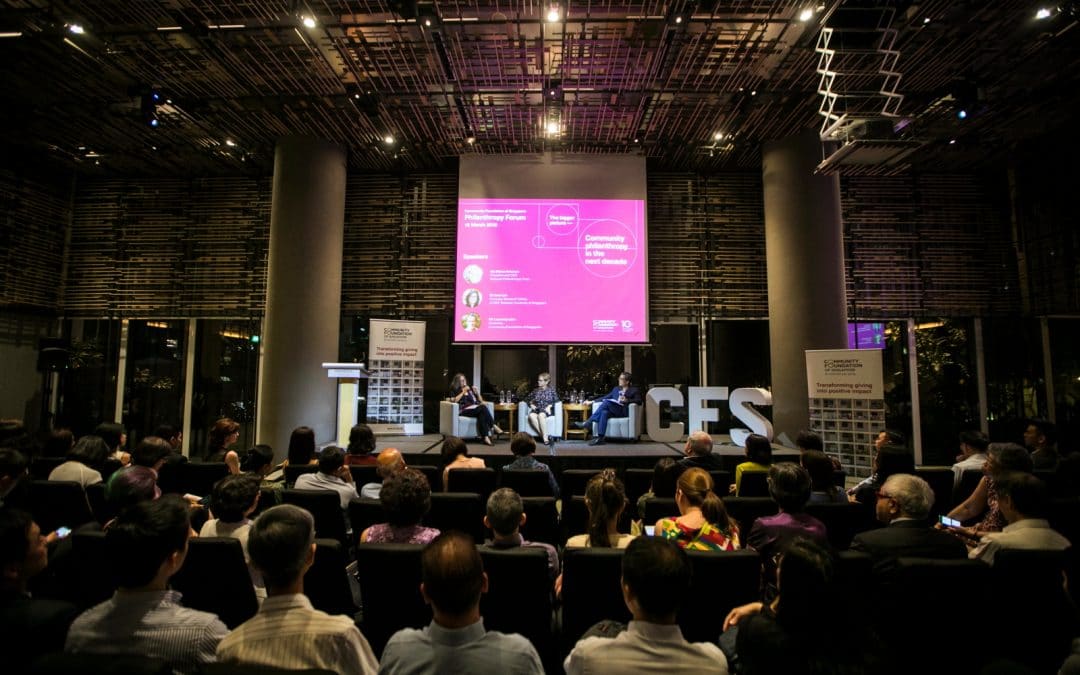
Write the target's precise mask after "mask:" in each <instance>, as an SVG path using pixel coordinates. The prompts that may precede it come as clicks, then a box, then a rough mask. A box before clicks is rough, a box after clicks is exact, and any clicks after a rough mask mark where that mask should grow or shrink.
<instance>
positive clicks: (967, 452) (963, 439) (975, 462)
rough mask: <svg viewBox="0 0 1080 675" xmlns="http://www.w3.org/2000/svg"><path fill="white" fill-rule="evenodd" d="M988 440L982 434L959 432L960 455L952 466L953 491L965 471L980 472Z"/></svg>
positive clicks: (988, 443)
mask: <svg viewBox="0 0 1080 675" xmlns="http://www.w3.org/2000/svg"><path fill="white" fill-rule="evenodd" d="M988 445H990V439H989V438H987V436H986V434H984V433H983V432H981V431H979V430H977V429H972V430H969V431H961V432H960V454H959V455H957V456H956V463H955V464H953V465H952V470H953V489H956V488H957V487H958V486H959V485H960V477H961V476H963V475H964V472H965V471H982V469H983V465H984V464H986V447H987V446H988Z"/></svg>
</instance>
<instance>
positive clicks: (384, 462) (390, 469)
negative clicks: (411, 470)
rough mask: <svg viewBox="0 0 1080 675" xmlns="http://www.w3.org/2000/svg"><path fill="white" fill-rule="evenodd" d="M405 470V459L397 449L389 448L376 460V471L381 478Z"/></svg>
mask: <svg viewBox="0 0 1080 675" xmlns="http://www.w3.org/2000/svg"><path fill="white" fill-rule="evenodd" d="M404 468H405V458H404V457H402V456H401V451H400V450H398V449H397V448H387V449H385V450H383V451H382V452H380V453H379V456H378V457H376V458H375V471H377V472H378V474H379V477H380V478H386V477H387V476H389V475H390V474H392V473H394V472H395V471H400V470H401V469H404Z"/></svg>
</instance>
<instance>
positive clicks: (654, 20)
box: [0, 0, 1080, 175]
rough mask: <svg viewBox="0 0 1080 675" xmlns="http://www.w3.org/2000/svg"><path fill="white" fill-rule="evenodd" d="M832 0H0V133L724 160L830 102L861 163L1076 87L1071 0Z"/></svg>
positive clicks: (418, 162) (14, 139)
mask: <svg viewBox="0 0 1080 675" xmlns="http://www.w3.org/2000/svg"><path fill="white" fill-rule="evenodd" d="M814 2H816V4H813V2H810V3H808V2H807V1H806V0H803V1H791V0H775V1H771V2H770V1H766V0H760V1H753V0H750V1H746V2H719V1H712V2H710V1H709V0H701V1H700V2H692V1H687V0H674V1H673V2H669V3H664V2H649V1H641V0H624V1H617V0H616V1H610V2H587V1H582V0H556V1H553V2H550V3H549V2H539V1H535V0H510V1H509V2H506V1H499V0H477V1H475V2H466V1H455V0H391V1H389V2H385V1H380V0H340V1H336V0H321V1H320V0H308V1H307V2H296V1H290V0H217V1H210V0H129V1H126V2H120V1H116V0H85V1H78V0H70V1H67V2H62V1H53V0H0V33H5V34H7V33H20V34H21V35H18V36H13V37H3V38H0V60H2V62H3V74H2V75H0V77H2V86H0V110H2V112H0V114H2V115H3V121H4V123H3V124H2V125H0V149H3V151H4V153H5V154H6V155H8V158H7V160H6V161H7V162H9V163H12V162H14V163H17V162H18V161H20V160H19V159H18V158H23V157H31V158H34V159H36V158H38V157H41V156H48V157H52V158H55V160H56V161H58V162H62V163H66V164H68V165H73V166H77V167H79V168H80V169H81V170H85V171H87V172H90V173H104V174H124V175H163V174H169V175H177V174H181V175H207V174H221V173H237V172H253V173H267V172H269V171H270V170H271V168H272V159H273V147H274V142H275V139H276V138H278V137H280V136H281V135H283V134H289V133H303V134H310V135H316V136H320V137H324V138H327V139H331V140H333V141H336V142H338V143H341V144H342V145H344V146H346V147H347V148H348V150H349V164H350V168H351V169H352V170H354V171H414V170H428V169H444V168H447V167H452V166H453V165H454V163H455V161H456V157H457V156H459V155H461V154H464V153H471V152H478V153H516V152H536V151H555V152H564V151H565V152H585V153H594V152H595V153H608V152H642V153H644V154H646V155H647V157H648V158H649V165H650V168H653V169H658V170H694V171H702V172H709V171H717V170H724V169H737V168H744V169H745V168H756V167H759V166H760V151H759V146H760V143H761V142H762V141H763V140H768V139H772V138H779V137H783V136H786V135H789V134H792V133H795V132H797V131H798V130H800V129H804V128H808V127H809V128H814V129H818V130H822V129H824V128H825V127H830V126H831V127H832V128H833V129H835V130H836V131H837V137H838V139H839V140H841V141H855V142H856V145H860V144H861V145H863V146H865V147H860V148H859V150H860V152H858V153H854V154H852V155H851V156H850V157H848V158H847V161H846V162H843V163H842V167H841V168H843V169H845V170H847V171H863V172H891V171H897V170H903V169H904V168H905V167H906V166H908V165H915V166H923V167H927V166H929V167H934V168H942V169H953V170H961V169H972V168H978V167H979V166H981V165H985V164H986V163H987V162H992V161H997V160H999V159H1000V158H1001V157H1002V155H1003V154H1004V153H1007V152H1009V151H1010V150H1012V149H1014V148H1016V147H1017V146H1018V145H1019V144H1022V143H1023V142H1024V141H1025V139H1028V138H1032V137H1036V136H1045V135H1046V134H1048V133H1054V132H1056V131H1061V130H1064V129H1065V128H1066V125H1068V124H1069V123H1070V122H1071V121H1072V119H1073V118H1074V117H1075V115H1076V111H1077V110H1078V109H1080V39H1077V38H1078V36H1080V29H1078V28H1077V26H1076V22H1077V16H1078V13H1077V9H1076V7H1077V3H1076V2H1075V1H1074V0H1067V1H1066V2H1064V4H1060V2H1061V0H1050V1H1049V2H1048V3H1047V4H1048V6H1050V8H1051V9H1050V12H1049V16H1048V17H1046V18H1043V19H1037V18H1036V12H1037V10H1038V9H1039V8H1040V6H1041V5H1040V3H1038V2H1017V1H1000V2H991V1H989V0H930V1H927V2H921V3H912V2H884V1H878V2H839V1H837V0H820V1H819V0H814ZM1059 4H1060V6H1055V5H1059ZM552 8H554V9H556V10H557V11H558V18H557V20H556V21H552V22H549V21H548V20H547V14H548V13H549V11H550V10H551V9H552ZM805 10H813V11H812V16H809V17H806V16H800V15H801V14H802V13H803V12H804V11H805ZM305 15H307V16H310V17H311V18H312V19H314V27H307V26H305V25H304V22H303V18H304V17H305ZM801 19H805V20H801ZM74 24H78V25H80V26H81V27H82V28H83V33H82V34H76V33H74V32H72V30H71V28H72V25H74ZM428 24H430V25H428ZM822 91H826V92H828V93H826V94H822ZM153 92H158V93H159V94H160V99H159V100H158V101H157V102H156V104H154V103H153V102H152V99H151V98H150V95H151V94H152V93H153ZM830 106H831V108H830ZM823 109H824V110H826V111H830V110H831V113H832V117H830V118H828V119H826V116H825V115H823V114H822V110H823ZM960 109H964V110H965V111H966V112H967V117H966V119H960V118H959V117H958V115H957V113H958V111H959V110H960ZM152 115H153V116H156V118H157V119H158V120H159V122H160V124H159V125H158V126H157V127H156V128H152V127H151V126H150V125H149V123H148V121H149V118H150V116H152ZM549 126H550V129H549ZM388 136H392V137H393V139H394V142H393V143H388V142H387V140H386V138H387V137H388ZM852 147H855V146H852ZM900 157H903V159H898V158H900Z"/></svg>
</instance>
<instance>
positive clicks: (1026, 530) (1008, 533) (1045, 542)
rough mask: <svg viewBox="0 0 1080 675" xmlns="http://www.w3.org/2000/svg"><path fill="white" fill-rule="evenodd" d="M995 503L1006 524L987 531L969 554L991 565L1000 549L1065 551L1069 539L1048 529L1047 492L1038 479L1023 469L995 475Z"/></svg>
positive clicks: (1043, 484) (1044, 485)
mask: <svg viewBox="0 0 1080 675" xmlns="http://www.w3.org/2000/svg"><path fill="white" fill-rule="evenodd" d="M996 482H997V490H998V506H999V508H1000V509H1001V515H1002V516H1004V517H1005V521H1006V522H1007V523H1008V525H1006V526H1005V528H1004V529H1002V530H1001V532H988V533H986V534H984V535H983V537H982V539H981V540H980V541H979V543H978V545H976V546H975V548H974V549H972V550H971V554H970V556H971V557H972V558H974V559H976V560H982V561H984V562H986V563H988V564H990V565H993V564H994V556H995V555H996V554H997V552H998V551H1001V550H1003V549H1022V550H1025V551H1064V550H1065V549H1067V548H1069V545H1070V544H1069V540H1068V539H1066V538H1065V537H1063V536H1061V534H1059V533H1058V532H1056V531H1054V530H1053V529H1051V528H1050V523H1049V522H1047V520H1046V514H1047V511H1048V510H1049V507H1050V494H1049V491H1048V490H1047V488H1046V483H1045V482H1043V480H1042V479H1041V478H1038V477H1036V476H1033V475H1031V474H1030V473H1023V472H1019V471H1016V472H1006V473H1002V474H1000V475H999V476H998V478H997V481H996Z"/></svg>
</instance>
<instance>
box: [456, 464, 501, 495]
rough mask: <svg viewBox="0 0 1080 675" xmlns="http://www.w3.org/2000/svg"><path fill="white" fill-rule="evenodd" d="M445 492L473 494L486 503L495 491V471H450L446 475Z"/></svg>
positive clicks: (485, 469)
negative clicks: (446, 484)
mask: <svg viewBox="0 0 1080 675" xmlns="http://www.w3.org/2000/svg"><path fill="white" fill-rule="evenodd" d="M446 480H447V483H448V487H447V490H446V491H447V492H474V493H476V494H478V495H480V499H482V500H483V501H484V502H485V503H487V498H488V495H490V494H491V493H492V492H494V491H495V469H492V468H490V467H487V468H484V469H451V470H450V471H449V472H447V474H446Z"/></svg>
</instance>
